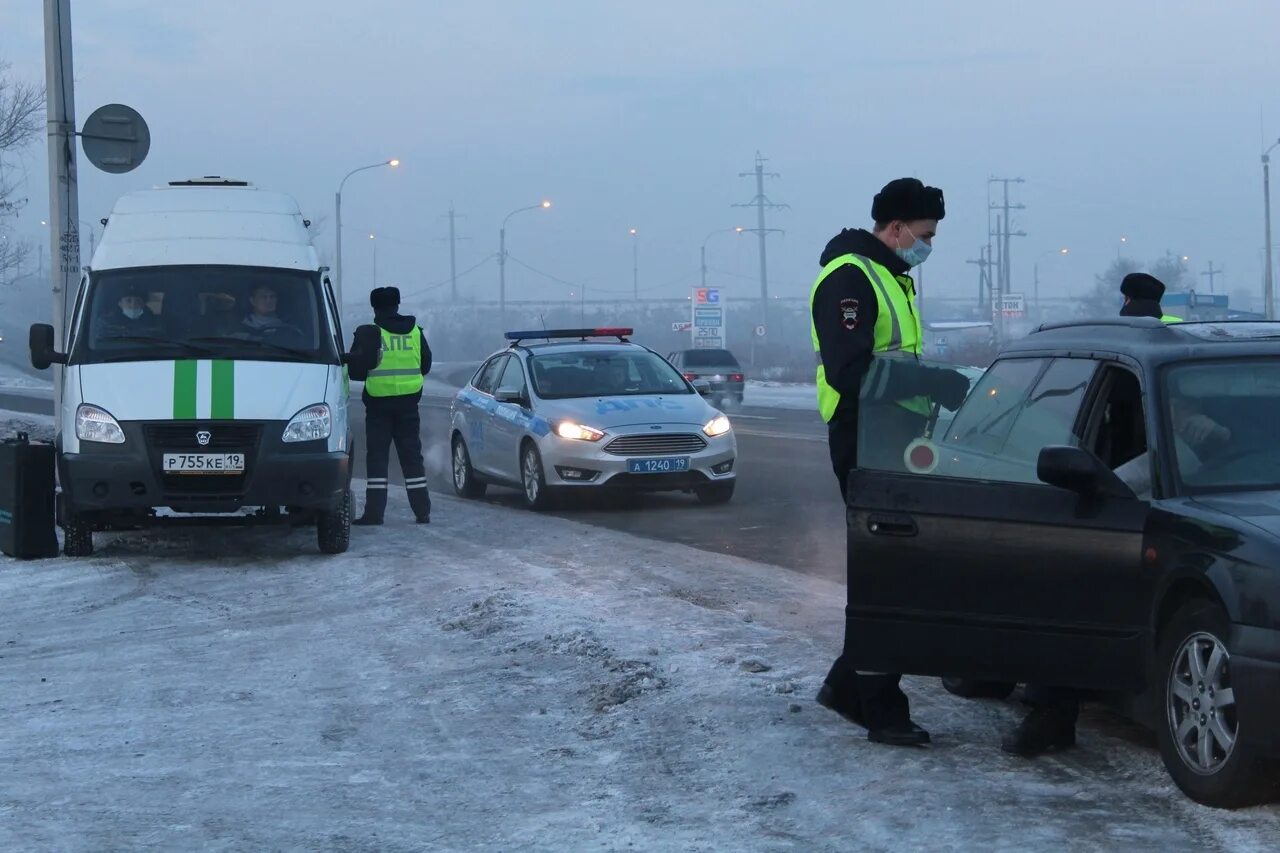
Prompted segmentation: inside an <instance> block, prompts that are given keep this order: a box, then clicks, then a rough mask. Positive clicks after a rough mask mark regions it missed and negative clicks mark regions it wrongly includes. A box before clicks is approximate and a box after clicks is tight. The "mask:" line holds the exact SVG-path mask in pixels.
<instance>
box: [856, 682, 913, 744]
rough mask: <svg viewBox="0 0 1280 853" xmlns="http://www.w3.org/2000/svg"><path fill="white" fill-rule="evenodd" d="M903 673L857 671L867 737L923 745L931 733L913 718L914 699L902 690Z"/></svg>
mask: <svg viewBox="0 0 1280 853" xmlns="http://www.w3.org/2000/svg"><path fill="white" fill-rule="evenodd" d="M901 678H902V676H900V675H889V674H876V675H862V674H859V675H858V693H859V694H860V695H861V696H862V716H863V719H865V720H866V721H867V722H866V725H867V740H869V741H872V742H874V743H884V744H889V745H890V746H923V745H924V744H926V743H928V742H929V733H928V732H927V731H925V730H924V729H923V728H921V727H920V726H918V725H916V724H915V723H914V722H913V721H912V720H911V703H910V702H909V701H908V699H907V694H905V693H903V692H902V687H901V686H900V685H899V681H900V680H901Z"/></svg>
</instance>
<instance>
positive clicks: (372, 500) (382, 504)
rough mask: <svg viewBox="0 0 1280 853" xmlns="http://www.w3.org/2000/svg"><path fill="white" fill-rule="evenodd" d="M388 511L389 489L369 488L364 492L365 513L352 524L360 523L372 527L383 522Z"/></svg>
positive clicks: (362, 525)
mask: <svg viewBox="0 0 1280 853" xmlns="http://www.w3.org/2000/svg"><path fill="white" fill-rule="evenodd" d="M386 512H387V490H386V489H368V490H366V491H365V493H364V515H362V516H360V517H359V518H357V519H356V520H355V521H353V522H351V523H352V524H358V525H360V526H361V527H371V526H373V525H375V524H381V523H382V516H383V515H385V514H386Z"/></svg>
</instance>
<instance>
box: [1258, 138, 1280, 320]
mask: <svg viewBox="0 0 1280 853" xmlns="http://www.w3.org/2000/svg"><path fill="white" fill-rule="evenodd" d="M1277 145H1280V139H1277V140H1276V141H1275V142H1273V143H1271V147H1270V148H1268V149H1267V150H1266V151H1263V152H1262V204H1263V207H1264V208H1265V210H1266V231H1267V238H1266V252H1267V257H1266V260H1265V261H1264V263H1263V268H1264V270H1265V273H1264V276H1263V286H1262V292H1263V311H1264V312H1265V314H1266V317H1267V319H1268V320H1274V319H1275V316H1276V312H1275V307H1276V306H1275V290H1274V280H1273V279H1272V277H1271V152H1272V151H1273V150H1274V149H1275V147H1276V146H1277Z"/></svg>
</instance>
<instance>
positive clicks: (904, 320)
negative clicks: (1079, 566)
mask: <svg viewBox="0 0 1280 853" xmlns="http://www.w3.org/2000/svg"><path fill="white" fill-rule="evenodd" d="M944 215H945V209H944V205H943V199H942V191H941V190H939V189H937V188H935V187H926V186H925V185H924V184H922V183H921V182H920V181H918V180H916V179H915V178H900V179H898V180H895V181H891V182H890V183H889V184H887V185H886V186H885V187H884V189H883V190H881V191H880V192H879V193H878V194H877V195H876V197H875V199H874V201H873V202H872V205H871V218H872V219H873V220H874V222H875V228H874V230H873V231H865V230H863V229H857V230H849V229H846V230H843V231H841V232H840V233H839V234H837V235H836V236H835V237H834V238H832V240H831V242H829V243H828V244H827V247H826V249H825V250H824V251H823V253H822V257H821V264H822V272H821V273H820V274H819V276H818V279H817V281H816V282H814V285H813V290H812V292H811V295H810V309H811V321H812V326H811V330H812V337H813V347H814V350H815V351H816V352H817V354H818V375H817V384H818V409H819V411H820V412H821V414H822V418H823V420H825V421H826V422H827V428H828V441H829V444H830V449H831V465H832V468H833V469H834V470H835V474H836V477H837V479H838V480H839V481H840V494H841V496H842V497H844V498H845V499H846V501H847V500H848V494H847V488H848V480H849V473H850V472H851V471H852V470H853V469H855V468H857V467H860V466H861V467H872V468H876V469H879V470H902V471H905V470H906V468H905V462H904V459H903V456H904V453H905V452H906V450H907V446H908V445H909V444H910V443H911V442H912V441H913V440H914V439H917V438H920V437H921V436H922V435H923V434H924V432H925V429H926V426H927V424H928V422H929V417H930V414H931V412H932V411H933V406H934V403H935V402H936V403H939V404H941V405H943V406H946V407H947V408H948V409H956V408H958V407H959V405H960V403H961V402H963V400H964V397H965V394H966V393H967V392H968V390H969V380H968V379H967V378H966V377H965V376H964V374H962V373H959V372H958V371H954V370H948V369H941V368H934V367H929V366H926V365H924V364H922V363H920V360H919V356H920V353H921V350H922V349H923V327H922V325H921V322H920V317H919V315H918V314H917V313H916V307H915V297H916V294H915V282H914V281H912V279H911V277H910V276H909V275H908V274H907V273H908V271H909V270H910V269H911V268H912V267H914V266H917V265H919V264H921V263H923V262H924V260H925V258H927V257H928V256H929V252H930V251H932V248H933V246H932V244H933V237H934V234H935V233H936V231H937V229H938V220H940V219H942V217H943V216H944ZM939 557H940V558H942V555H939ZM854 558H855V555H854V554H853V553H850V554H849V560H850V561H852V560H853V559H854ZM848 596H849V601H850V603H851V604H852V603H853V601H854V600H855V598H856V596H857V590H855V589H853V588H852V587H850V588H849V589H848ZM849 652H850V649H849V648H848V646H847V644H846V647H845V649H844V651H843V652H842V653H841V655H840V657H839V658H837V659H836V662H835V663H834V664H833V665H832V667H831V671H830V672H829V673H828V674H827V677H826V680H825V682H824V683H823V686H822V689H821V690H820V691H819V693H818V697H817V698H818V702H819V704H821V705H823V706H825V707H827V708H830V709H831V710H833V711H836V712H837V713H839V714H840V715H842V716H844V717H845V718H846V719H848V720H850V721H852V722H854V723H857V724H858V725H861V726H865V727H866V729H867V737H868V738H869V739H870V740H873V741H876V742H879V743H889V744H896V745H917V744H924V743H928V742H929V733H928V732H927V731H925V730H924V729H923V728H921V727H920V726H918V725H916V724H915V723H914V722H912V720H911V715H910V707H909V703H908V701H907V696H906V694H905V693H903V692H902V689H901V688H900V687H899V680H900V678H901V676H899V675H895V674H890V673H859V672H855V671H854V669H853V666H852V664H851V663H850V661H849Z"/></svg>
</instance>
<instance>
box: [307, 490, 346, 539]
mask: <svg viewBox="0 0 1280 853" xmlns="http://www.w3.org/2000/svg"><path fill="white" fill-rule="evenodd" d="M352 504H353V501H352V498H351V490H350V489H347V491H346V492H345V493H344V494H343V496H342V500H341V501H340V502H339V504H338V507H337V508H336V509H334V510H330V511H328V512H321V513H319V514H318V515H317V516H316V541H317V543H318V544H319V546H320V552H321V553H322V554H345V553H346V551H347V549H348V548H349V547H350V546H351V510H352Z"/></svg>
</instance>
